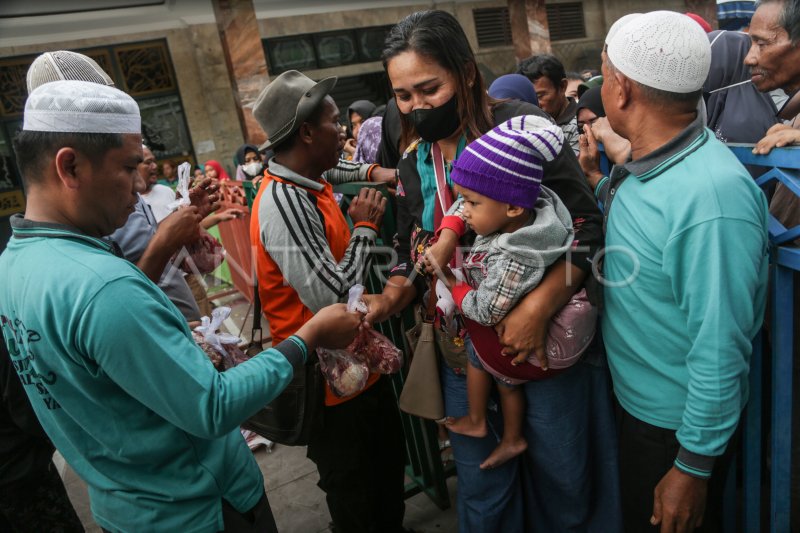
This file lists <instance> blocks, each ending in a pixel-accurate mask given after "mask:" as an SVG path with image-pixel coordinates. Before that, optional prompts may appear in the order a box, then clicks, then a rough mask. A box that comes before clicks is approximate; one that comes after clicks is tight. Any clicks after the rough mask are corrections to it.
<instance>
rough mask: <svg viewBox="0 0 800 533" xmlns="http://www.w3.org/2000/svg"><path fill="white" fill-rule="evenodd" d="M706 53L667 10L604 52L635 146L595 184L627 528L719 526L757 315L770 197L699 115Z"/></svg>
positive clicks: (610, 94) (646, 18) (606, 96)
mask: <svg viewBox="0 0 800 533" xmlns="http://www.w3.org/2000/svg"><path fill="white" fill-rule="evenodd" d="M710 54H711V50H710V46H709V43H708V39H707V37H706V34H705V32H704V31H703V30H702V28H701V27H700V26H699V25H698V24H697V23H696V22H694V21H693V20H692V19H690V18H688V17H686V16H684V15H682V14H679V13H674V12H669V11H656V12H652V13H646V14H643V15H641V16H639V17H636V18H634V19H632V20H630V21H629V22H627V23H625V24H624V25H623V26H622V27H620V28H619V29H618V31H617V32H616V34H615V35H614V36H613V37H612V38H611V40H610V42H609V44H608V47H607V50H606V52H605V53H604V54H603V78H604V82H603V89H602V98H603V106H604V108H605V111H606V114H607V116H608V121H609V123H610V125H611V127H612V128H613V129H614V131H616V132H618V133H619V134H620V135H621V136H622V137H624V138H626V139H629V140H630V143H631V159H630V160H629V161H628V162H627V163H625V164H624V165H617V166H615V167H614V168H613V170H612V172H611V175H610V176H609V177H605V178H603V180H602V182H601V183H600V184H599V185H598V188H597V190H598V192H599V195H600V197H601V199H602V200H603V201H604V204H605V217H606V228H607V231H606V250H605V253H604V258H603V271H602V275H603V281H604V285H605V290H604V296H605V316H604V320H603V321H602V324H603V338H604V340H605V343H606V348H607V351H608V361H609V366H610V368H611V375H612V378H613V381H614V392H615V395H616V397H617V400H618V401H619V405H620V409H619V412H618V415H619V420H618V423H619V428H620V434H619V438H620V441H619V445H620V470H621V471H620V477H621V487H622V501H623V518H624V522H625V529H626V531H650V530H658V528H659V527H660V530H661V531H662V532H666V531H670V532H672V531H693V530H694V529H695V528H696V527H698V526H699V525H700V524H701V522H702V524H703V526H702V530H704V531H718V530H719V528H720V527H721V524H720V521H721V516H722V513H721V501H722V487H723V485H724V481H725V473H726V472H727V467H728V466H729V465H730V457H731V455H732V453H733V452H734V448H735V441H734V442H731V440H732V438H733V437H734V434H735V432H736V428H737V425H738V423H739V416H740V414H741V411H742V409H743V408H744V406H745V403H746V402H747V397H748V390H747V374H748V361H749V358H750V354H751V351H752V345H751V341H752V339H753V338H754V337H755V335H756V333H757V332H758V330H759V328H760V326H761V323H762V319H763V314H764V307H765V295H766V287H767V285H766V284H767V206H766V200H765V198H764V195H763V193H762V192H761V190H760V189H759V188H758V187H757V186H756V185H755V183H754V182H753V180H752V178H751V177H750V175H749V174H748V172H747V171H746V170H745V168H744V167H743V166H742V165H741V164H740V163H739V162H738V160H737V159H736V157H734V156H733V154H732V153H731V152H730V150H728V149H727V148H726V147H725V145H723V144H722V143H720V142H719V141H717V140H716V138H715V137H714V135H713V133H711V132H710V131H709V130H707V129H705V128H703V126H702V124H703V123H702V117H700V116H698V113H697V103H698V99H699V98H700V97H701V89H702V86H703V82H704V81H705V79H706V75H707V73H708V69H709V65H710V57H711V56H710ZM598 260H599V258H598Z"/></svg>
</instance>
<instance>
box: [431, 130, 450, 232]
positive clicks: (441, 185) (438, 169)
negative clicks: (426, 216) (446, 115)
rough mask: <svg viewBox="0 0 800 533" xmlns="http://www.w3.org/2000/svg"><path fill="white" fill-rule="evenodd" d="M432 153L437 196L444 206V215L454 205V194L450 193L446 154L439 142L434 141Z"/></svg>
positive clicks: (440, 204) (441, 205) (442, 206)
mask: <svg viewBox="0 0 800 533" xmlns="http://www.w3.org/2000/svg"><path fill="white" fill-rule="evenodd" d="M431 155H432V157H433V172H434V174H435V175H436V196H437V197H438V199H439V207H441V208H442V216H444V215H445V214H446V213H447V210H448V209H450V206H451V205H453V195H452V194H451V193H450V187H448V186H447V177H446V174H445V171H444V156H443V155H442V149H441V148H440V147H439V143H433V146H432V147H431Z"/></svg>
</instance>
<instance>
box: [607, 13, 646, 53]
mask: <svg viewBox="0 0 800 533" xmlns="http://www.w3.org/2000/svg"><path fill="white" fill-rule="evenodd" d="M641 16H642V14H641V13H628V14H627V15H623V16H621V17H620V18H618V19H617V21H616V22H615V23H614V24H612V25H611V28H610V29H609V30H608V35H606V46H608V43H610V42H611V39H613V38H614V36H615V35H616V34H617V32H618V31H619V30H620V29H621V28H622V27H623V26H624V25H625V24H627V23H628V22H630V21H631V20H633V19H635V18H636V17H641Z"/></svg>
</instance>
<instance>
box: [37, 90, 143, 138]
mask: <svg viewBox="0 0 800 533" xmlns="http://www.w3.org/2000/svg"><path fill="white" fill-rule="evenodd" d="M22 129H23V130H24V131H49V132H58V133H137V134H139V133H142V119H141V116H140V115H139V105H138V104H137V103H136V101H135V100H134V99H133V98H131V97H130V96H128V95H127V94H125V93H124V92H122V91H120V90H119V89H115V88H114V87H108V86H106V85H100V84H98V83H92V82H88V81H55V82H52V83H45V84H44V85H41V86H39V87H38V88H36V89H35V90H34V91H33V92H32V93H31V94H30V96H28V100H27V101H26V102H25V117H24V120H23V124H22Z"/></svg>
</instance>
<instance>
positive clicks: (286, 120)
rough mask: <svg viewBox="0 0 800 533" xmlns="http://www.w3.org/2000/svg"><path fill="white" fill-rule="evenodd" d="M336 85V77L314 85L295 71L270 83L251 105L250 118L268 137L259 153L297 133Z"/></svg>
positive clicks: (303, 75) (282, 75) (289, 71)
mask: <svg viewBox="0 0 800 533" xmlns="http://www.w3.org/2000/svg"><path fill="white" fill-rule="evenodd" d="M335 85H336V76H331V77H330V78H325V79H324V80H322V81H320V82H319V83H317V82H315V81H314V80H312V79H311V78H309V77H308V76H306V75H305V74H302V73H300V72H298V71H296V70H287V71H286V72H284V73H283V74H281V75H280V76H278V77H277V78H275V79H274V80H272V81H271V82H270V83H269V84H268V85H267V86H266V87H264V90H263V91H261V94H259V95H258V99H257V100H256V103H255V104H254V105H253V116H254V117H255V119H256V120H257V121H258V124H259V125H260V126H261V128H262V129H263V130H264V133H266V134H267V138H268V140H267V142H265V143H264V144H262V145H261V146H260V147H259V150H266V149H268V148H272V147H274V146H275V145H277V144H280V143H281V141H283V140H284V139H286V138H287V137H289V136H290V135H291V134H292V133H294V132H295V131H297V129H298V128H299V127H300V126H301V125H302V124H303V122H304V121H305V120H306V119H307V118H308V116H309V115H310V114H311V112H312V111H313V110H314V109H315V108H316V107H317V105H318V104H319V103H320V102H321V101H322V100H323V98H325V96H327V95H328V93H329V92H331V89H333V87H334V86H335Z"/></svg>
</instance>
